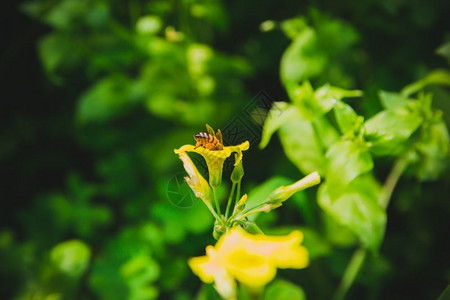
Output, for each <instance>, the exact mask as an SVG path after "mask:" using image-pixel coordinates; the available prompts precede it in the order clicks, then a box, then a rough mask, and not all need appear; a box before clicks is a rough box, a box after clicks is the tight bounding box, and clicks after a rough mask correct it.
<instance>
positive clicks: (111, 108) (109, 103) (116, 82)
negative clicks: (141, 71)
mask: <svg viewBox="0 0 450 300" xmlns="http://www.w3.org/2000/svg"><path fill="white" fill-rule="evenodd" d="M135 103H136V99H134V97H133V93H132V82H131V81H130V80H129V79H128V78H126V77H125V76H122V75H120V76H110V77H107V78H105V79H103V80H101V81H99V82H98V83H97V84H95V85H94V86H93V87H92V88H91V89H89V90H88V91H87V92H86V93H84V94H83V95H82V96H81V99H80V101H79V104H78V112H77V113H78V118H79V120H80V121H81V122H90V121H100V122H102V121H107V120H110V119H112V118H114V117H116V116H119V115H122V114H124V113H125V112H127V111H129V110H130V109H131V108H132V107H133V106H134V104H135Z"/></svg>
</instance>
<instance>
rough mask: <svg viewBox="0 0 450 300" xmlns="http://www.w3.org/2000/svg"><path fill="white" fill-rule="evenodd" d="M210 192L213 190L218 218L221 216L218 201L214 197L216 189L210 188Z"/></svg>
mask: <svg viewBox="0 0 450 300" xmlns="http://www.w3.org/2000/svg"><path fill="white" fill-rule="evenodd" d="M212 190H213V198H214V203H215V204H216V210H217V214H219V216H221V215H222V213H221V212H220V205H219V200H217V197H216V189H215V188H212Z"/></svg>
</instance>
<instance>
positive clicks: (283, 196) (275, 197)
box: [268, 172, 320, 204]
mask: <svg viewBox="0 0 450 300" xmlns="http://www.w3.org/2000/svg"><path fill="white" fill-rule="evenodd" d="M319 183H320V176H319V174H318V173H317V172H313V173H311V174H309V175H307V176H305V177H303V178H302V179H300V180H299V181H297V182H296V183H293V184H291V185H288V186H280V187H279V188H277V189H276V190H275V191H273V192H272V193H271V194H270V195H269V199H268V203H272V204H275V203H282V202H284V201H286V200H287V199H289V198H290V197H291V196H292V195H293V194H295V193H297V192H299V191H301V190H304V189H306V188H309V187H311V186H314V185H316V184H319Z"/></svg>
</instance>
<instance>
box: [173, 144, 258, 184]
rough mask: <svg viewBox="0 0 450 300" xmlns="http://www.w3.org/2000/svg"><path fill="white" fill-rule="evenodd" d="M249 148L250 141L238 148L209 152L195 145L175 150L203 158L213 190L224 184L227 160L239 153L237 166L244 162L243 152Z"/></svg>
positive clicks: (232, 147) (231, 147)
mask: <svg viewBox="0 0 450 300" xmlns="http://www.w3.org/2000/svg"><path fill="white" fill-rule="evenodd" d="M249 147H250V143H249V142H248V141H245V142H243V143H242V144H239V145H237V146H224V147H223V149H222V150H209V149H206V148H203V147H197V148H195V146H194V145H184V146H182V147H181V148H180V149H175V153H176V154H180V153H182V152H195V153H198V154H200V155H201V156H203V158H204V159H205V161H206V165H207V166H208V171H209V184H210V185H211V187H212V188H217V187H218V186H219V185H220V183H221V182H222V169H223V163H224V161H225V159H227V158H228V157H230V155H231V153H233V152H235V153H237V156H236V161H235V163H234V165H235V166H237V165H238V164H239V163H240V162H241V160H242V151H245V150H248V148H249Z"/></svg>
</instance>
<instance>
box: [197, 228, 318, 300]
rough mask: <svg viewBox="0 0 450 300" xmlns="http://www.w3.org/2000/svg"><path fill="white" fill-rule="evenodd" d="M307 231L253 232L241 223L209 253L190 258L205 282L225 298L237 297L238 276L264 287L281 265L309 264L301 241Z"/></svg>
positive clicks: (251, 286)
mask: <svg viewBox="0 0 450 300" xmlns="http://www.w3.org/2000/svg"><path fill="white" fill-rule="evenodd" d="M302 240H303V234H302V233H301V232H300V231H297V230H296V231H293V232H292V233H290V234H289V235H287V236H266V235H263V234H257V235H252V234H249V233H247V232H245V231H244V230H243V229H241V228H239V227H234V228H233V229H231V230H230V231H229V232H228V233H226V234H224V235H223V236H222V237H221V238H220V240H219V241H218V242H217V244H216V246H214V247H213V246H208V247H207V248H206V256H201V257H194V258H191V259H190V260H189V266H190V267H191V269H192V271H193V272H194V273H195V274H196V275H197V276H199V277H200V279H201V280H202V281H204V282H205V283H213V282H214V284H215V285H214V286H215V288H216V289H217V291H218V292H219V293H220V294H221V295H222V297H223V298H225V299H233V297H235V282H234V280H237V281H239V282H241V283H242V284H244V285H246V286H248V287H250V288H255V289H257V288H261V287H263V286H265V285H266V284H267V283H269V282H270V281H271V280H272V279H273V278H274V277H275V275H276V272H277V268H295V269H300V268H304V267H306V266H307V265H308V262H309V260H308V251H307V250H306V248H305V247H303V246H301V245H300V243H301V242H302Z"/></svg>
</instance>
